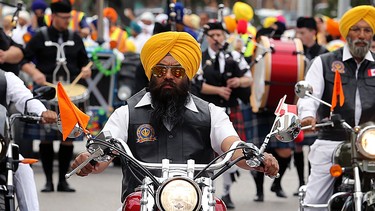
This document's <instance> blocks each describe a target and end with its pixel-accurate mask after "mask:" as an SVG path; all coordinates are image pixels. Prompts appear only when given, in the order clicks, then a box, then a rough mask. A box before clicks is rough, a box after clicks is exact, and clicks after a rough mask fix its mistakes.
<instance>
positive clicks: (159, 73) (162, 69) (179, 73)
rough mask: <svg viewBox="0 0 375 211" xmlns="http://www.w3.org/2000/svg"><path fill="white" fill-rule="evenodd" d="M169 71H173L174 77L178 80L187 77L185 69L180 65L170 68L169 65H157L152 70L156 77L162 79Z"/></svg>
mask: <svg viewBox="0 0 375 211" xmlns="http://www.w3.org/2000/svg"><path fill="white" fill-rule="evenodd" d="M168 69H170V70H171V73H172V75H173V76H174V77H176V78H182V77H183V76H184V75H185V69H184V68H183V67H182V66H180V65H178V66H168V65H162V64H157V65H155V66H153V67H152V68H151V71H152V74H153V75H154V76H155V77H158V78H161V77H164V76H165V75H166V74H167V72H168Z"/></svg>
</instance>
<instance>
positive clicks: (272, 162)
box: [255, 152, 279, 178]
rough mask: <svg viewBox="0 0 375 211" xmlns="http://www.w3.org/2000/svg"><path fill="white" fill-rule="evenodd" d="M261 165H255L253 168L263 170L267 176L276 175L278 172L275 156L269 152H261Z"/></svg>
mask: <svg viewBox="0 0 375 211" xmlns="http://www.w3.org/2000/svg"><path fill="white" fill-rule="evenodd" d="M262 162H263V165H261V166H259V167H256V168H255V170H257V171H261V172H264V174H265V175H267V176H269V177H272V178H274V177H276V176H277V173H278V172H279V163H278V162H277V160H276V158H275V157H274V156H273V155H272V154H269V153H266V152H265V153H263V161H262Z"/></svg>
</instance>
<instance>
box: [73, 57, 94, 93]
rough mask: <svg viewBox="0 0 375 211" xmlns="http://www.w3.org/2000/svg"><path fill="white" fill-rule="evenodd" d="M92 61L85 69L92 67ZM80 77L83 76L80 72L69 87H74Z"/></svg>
mask: <svg viewBox="0 0 375 211" xmlns="http://www.w3.org/2000/svg"><path fill="white" fill-rule="evenodd" d="M92 64H93V63H92V61H90V62H89V63H88V64H87V65H86V67H87V68H90V67H91V66H92ZM82 76H83V73H82V72H80V73H79V75H78V76H77V77H76V78H75V79H74V81H73V82H72V83H71V84H70V86H71V87H73V86H74V85H76V83H77V82H78V81H79V79H81V78H82Z"/></svg>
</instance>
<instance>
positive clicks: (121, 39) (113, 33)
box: [103, 7, 128, 53]
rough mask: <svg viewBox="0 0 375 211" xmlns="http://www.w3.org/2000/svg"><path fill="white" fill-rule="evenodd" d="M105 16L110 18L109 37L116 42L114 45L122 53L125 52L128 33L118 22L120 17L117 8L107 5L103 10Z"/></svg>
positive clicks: (112, 41)
mask: <svg viewBox="0 0 375 211" xmlns="http://www.w3.org/2000/svg"><path fill="white" fill-rule="evenodd" d="M103 16H104V17H105V18H107V19H108V20H109V38H110V42H111V43H113V44H114V46H112V47H114V48H117V50H119V51H120V52H121V53H125V52H126V51H127V49H126V39H127V38H128V35H127V33H126V31H124V30H122V29H121V28H120V27H118V26H117V24H116V22H117V18H118V15H117V12H116V10H115V9H113V8H112V7H106V8H104V10H103Z"/></svg>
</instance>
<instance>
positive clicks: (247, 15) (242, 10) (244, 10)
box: [233, 1, 254, 21]
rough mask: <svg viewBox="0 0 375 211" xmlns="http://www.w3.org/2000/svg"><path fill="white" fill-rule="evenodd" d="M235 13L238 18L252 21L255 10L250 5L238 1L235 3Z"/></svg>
mask: <svg viewBox="0 0 375 211" xmlns="http://www.w3.org/2000/svg"><path fill="white" fill-rule="evenodd" d="M233 14H234V15H235V16H236V20H240V19H245V20H246V21H250V20H251V19H253V16H254V11H253V8H251V6H250V5H248V4H246V3H244V2H240V1H237V2H236V3H234V5H233Z"/></svg>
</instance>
